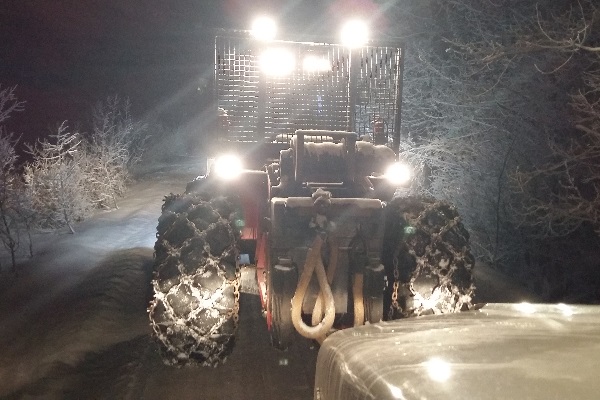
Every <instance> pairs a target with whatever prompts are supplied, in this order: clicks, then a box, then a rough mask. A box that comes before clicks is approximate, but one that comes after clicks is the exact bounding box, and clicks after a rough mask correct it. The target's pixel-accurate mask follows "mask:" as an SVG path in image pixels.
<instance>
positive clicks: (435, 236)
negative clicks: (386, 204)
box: [388, 202, 460, 320]
mask: <svg viewBox="0 0 600 400" xmlns="http://www.w3.org/2000/svg"><path fill="white" fill-rule="evenodd" d="M440 203H441V202H440ZM440 203H438V202H436V203H432V204H429V205H427V206H425V208H424V209H423V210H422V211H421V212H420V213H419V215H417V217H416V218H410V217H409V213H408V212H405V213H403V214H404V220H405V221H406V222H407V224H408V225H409V226H412V227H414V228H416V230H422V231H425V232H429V234H430V235H431V238H432V240H433V241H435V242H438V241H441V240H442V236H443V235H444V234H445V233H446V232H448V231H449V230H451V229H452V228H454V227H455V226H456V225H458V224H459V223H460V217H458V216H457V217H455V218H453V219H451V220H449V221H448V223H447V224H445V225H444V226H443V227H441V228H440V229H439V231H438V232H432V231H431V230H430V229H428V227H427V224H426V223H424V220H425V219H426V217H427V216H428V214H429V213H430V212H431V211H432V210H434V209H436V208H437V207H439V204H440ZM447 206H448V207H449V208H450V209H451V210H455V207H454V206H452V205H447ZM448 250H449V251H450V252H451V253H452V254H453V255H454V257H455V258H458V257H460V254H457V252H456V251H455V250H454V249H450V248H449V249H448ZM431 251H432V248H431V244H430V245H428V246H427V248H426V251H425V254H424V255H423V256H421V257H419V256H417V255H416V254H415V252H414V250H412V249H411V250H409V254H410V255H412V256H413V257H415V260H417V264H418V265H423V264H424V263H425V261H424V260H425V259H427V256H428V255H429V254H430V253H431ZM399 252H400V248H399V247H397V248H396V250H395V251H394V258H393V265H394V282H393V286H392V303H391V305H390V309H389V312H388V319H390V320H391V319H393V318H394V315H395V312H398V313H402V308H401V307H400V304H399V302H398V298H399V297H400V293H399V291H400V269H399V260H398V256H399ZM419 259H421V260H423V262H421V263H419V262H418V261H419ZM409 285H410V286H411V287H410V288H409V292H411V293H412V292H413V291H412V283H409Z"/></svg>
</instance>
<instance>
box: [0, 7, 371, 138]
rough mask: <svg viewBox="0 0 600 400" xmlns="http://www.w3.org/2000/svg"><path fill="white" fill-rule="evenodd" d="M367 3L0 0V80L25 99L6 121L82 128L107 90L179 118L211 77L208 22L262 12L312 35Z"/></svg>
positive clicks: (29, 133)
mask: <svg viewBox="0 0 600 400" xmlns="http://www.w3.org/2000/svg"><path fill="white" fill-rule="evenodd" d="M372 9H373V5H372V1H371V0H353V1H340V0H336V1H317V0H308V1H298V0H296V1H290V0H288V1H275V0H259V1H245V0H224V1H214V0H170V1H163V0H3V1H2V2H1V5H0V42H1V43H2V46H1V47H0V83H1V84H2V87H6V86H9V85H10V86H12V85H15V84H16V85H18V90H17V95H18V97H19V98H20V99H21V100H25V101H26V105H25V111H24V112H23V113H20V114H15V115H13V117H12V118H11V119H10V120H9V121H8V122H7V127H8V130H9V131H14V132H16V133H23V134H24V135H25V137H39V136H42V135H47V134H48V133H49V132H50V131H51V130H54V128H55V127H56V126H57V123H59V122H61V121H63V120H68V121H69V124H70V125H71V126H72V127H81V128H82V129H84V130H85V129H86V127H87V126H89V119H90V118H91V112H90V110H91V107H92V106H93V105H94V104H95V103H96V102H97V101H98V100H101V99H104V98H106V97H107V96H110V95H115V94H118V95H120V96H123V97H128V98H130V100H131V101H132V105H133V107H134V108H133V111H134V113H135V115H136V116H137V117H144V116H153V117H158V119H159V120H160V122H161V123H162V124H164V125H166V126H170V127H175V126H178V125H182V124H185V123H186V121H189V120H192V119H193V118H194V117H195V116H197V115H198V113H199V112H200V110H199V108H201V107H202V104H206V99H205V96H207V95H209V93H207V92H206V91H204V92H203V91H202V90H198V88H199V87H202V86H203V84H206V83H207V82H210V79H211V78H212V68H213V66H212V65H213V37H214V35H215V30H216V29H217V28H241V29H245V28H247V27H248V25H249V22H250V19H251V16H252V15H255V14H257V13H260V12H263V13H264V12H266V13H269V14H272V15H275V16H276V17H278V18H279V20H280V23H281V24H284V29H287V30H288V31H295V32H300V33H311V34H315V33H316V34H318V33H320V32H332V31H333V30H334V29H335V28H334V25H336V20H337V19H338V18H339V19H341V18H343V17H344V16H345V15H348V14H357V13H358V14H362V15H369V14H370V11H369V10H372ZM370 15H372V13H371V14H370Z"/></svg>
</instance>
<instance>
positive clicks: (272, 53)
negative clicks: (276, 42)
mask: <svg viewBox="0 0 600 400" xmlns="http://www.w3.org/2000/svg"><path fill="white" fill-rule="evenodd" d="M295 67H296V60H295V59H294V54H293V53H292V52H291V51H288V50H286V49H282V48H271V49H267V50H265V51H264V52H263V53H262V54H261V56H260V69H261V70H262V71H263V72H264V73H265V74H267V75H272V76H285V75H289V74H291V73H292V72H293V71H294V68H295Z"/></svg>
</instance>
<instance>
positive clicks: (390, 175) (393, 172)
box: [385, 162, 412, 185]
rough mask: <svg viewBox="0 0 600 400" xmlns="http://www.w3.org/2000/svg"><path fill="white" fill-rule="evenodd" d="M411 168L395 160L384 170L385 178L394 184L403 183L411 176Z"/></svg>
mask: <svg viewBox="0 0 600 400" xmlns="http://www.w3.org/2000/svg"><path fill="white" fill-rule="evenodd" d="M411 175H412V173H411V169H410V167H409V166H408V165H407V164H404V163H400V162H396V163H393V164H392V165H390V166H389V167H388V168H387V170H386V171H385V177H386V179H387V180H388V181H389V182H390V183H392V184H394V185H404V184H405V183H407V182H408V181H410V178H411Z"/></svg>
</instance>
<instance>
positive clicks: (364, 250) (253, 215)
mask: <svg viewBox="0 0 600 400" xmlns="http://www.w3.org/2000/svg"><path fill="white" fill-rule="evenodd" d="M358 31H360V29H358V28H356V27H355V28H354V29H353V31H352V32H353V33H356V32H358ZM403 57H404V53H403V49H402V47H398V46H391V45H388V44H375V43H368V44H366V45H365V44H363V45H362V46H351V45H347V44H324V43H313V42H295V41H282V40H272V39H271V40H265V39H263V38H257V37H255V36H253V35H252V32H235V33H224V34H222V35H219V36H218V37H217V38H216V39H215V88H214V90H215V94H216V105H215V115H216V118H215V120H216V124H215V125H216V126H215V129H214V137H213V139H214V140H211V141H210V148H209V152H210V153H211V154H212V155H214V158H212V157H211V158H210V159H209V160H208V162H207V173H206V175H203V176H199V177H198V178H196V179H195V180H194V181H192V182H190V183H189V184H188V185H187V188H186V190H185V192H184V193H182V194H177V195H174V194H171V195H169V196H167V197H166V198H165V202H164V204H163V209H162V215H161V216H160V218H159V222H158V227H157V241H156V245H155V272H154V279H153V287H154V299H153V301H152V302H151V304H150V307H149V315H150V320H151V324H152V327H153V330H154V333H155V337H156V338H157V340H158V342H159V343H160V345H161V349H162V353H163V356H164V359H165V361H166V362H167V363H170V364H176V365H181V364H187V363H197V364H202V365H211V366H215V365H218V364H219V362H221V361H223V360H224V359H225V358H226V357H227V355H228V354H229V353H230V352H231V350H232V348H233V343H234V334H235V331H236V328H237V325H238V312H239V298H240V291H246V292H251V293H255V294H258V295H259V296H260V298H261V303H262V307H263V314H264V316H265V319H266V323H267V325H268V328H269V331H270V334H271V339H272V344H273V345H274V346H275V347H278V348H281V349H285V348H286V347H287V346H288V345H289V344H290V342H291V341H292V340H294V339H295V338H297V337H298V336H303V337H305V338H308V339H312V340H316V341H319V342H320V341H322V340H323V339H324V338H325V337H326V336H327V335H328V334H330V333H331V332H333V331H334V330H336V329H343V328H345V327H350V326H355V325H362V324H365V323H374V322H379V321H381V320H386V319H396V318H402V317H408V316H415V315H421V314H427V313H446V312H455V311H460V310H462V309H465V308H468V307H469V306H470V304H471V295H472V292H473V286H472V282H471V269H472V266H473V263H474V260H473V257H472V256H471V254H470V252H469V249H468V233H467V232H466V230H465V229H464V227H463V225H462V223H461V222H460V219H459V217H458V214H457V212H456V210H455V208H454V207H453V206H452V205H450V204H448V203H445V202H441V201H437V200H434V199H432V198H429V197H424V196H418V195H414V194H410V191H409V190H408V189H406V188H405V187H403V185H407V184H408V183H409V180H410V170H409V168H408V166H406V165H405V164H403V163H402V158H401V155H400V154H399V144H400V108H401V104H402V101H401V92H402V68H403Z"/></svg>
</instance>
